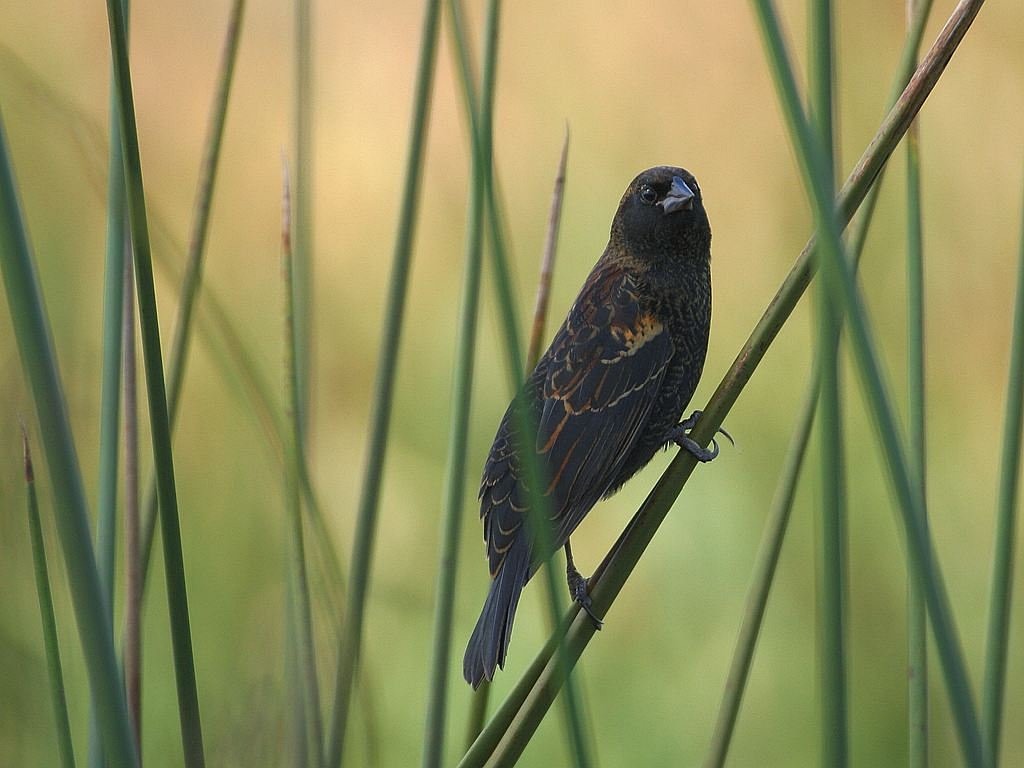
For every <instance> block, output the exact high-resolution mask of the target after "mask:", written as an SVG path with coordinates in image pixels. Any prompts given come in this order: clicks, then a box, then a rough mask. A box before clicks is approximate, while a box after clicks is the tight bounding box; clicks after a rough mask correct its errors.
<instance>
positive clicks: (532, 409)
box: [462, 166, 718, 688]
mask: <svg viewBox="0 0 1024 768" xmlns="http://www.w3.org/2000/svg"><path fill="white" fill-rule="evenodd" d="M710 329H711V226H710V224H709V223H708V216H707V213H706V212H705V210H704V204H703V201H702V200H701V192H700V187H698V186H697V181H696V179H694V178H693V176H692V175H691V174H690V173H689V172H688V171H685V170H683V169H682V168H672V167H668V166H662V167H657V168H651V169H649V170H646V171H644V172H643V173H641V174H640V175H639V176H637V177H636V178H635V179H633V181H632V183H631V184H630V185H629V187H628V188H627V189H626V193H625V194H624V195H623V196H622V200H621V201H620V202H619V207H618V210H617V211H616V212H615V218H614V220H613V221H612V228H611V236H610V238H609V241H608V246H607V247H606V248H605V251H604V254H603V255H602V256H601V258H600V259H599V260H598V262H597V264H596V265H595V266H594V269H593V270H592V271H591V273H590V275H589V276H588V277H587V280H586V282H585V283H584V284H583V288H582V290H581V291H580V293H579V296H577V297H576V301H575V302H574V303H573V305H572V307H571V308H570V309H569V315H568V317H566V319H565V321H564V322H563V323H562V326H561V328H559V329H558V332H557V333H556V334H555V337H554V340H553V341H552V342H551V346H550V347H549V348H548V350H547V352H545V353H544V355H543V356H542V357H541V358H540V361H539V362H538V363H537V367H536V368H535V369H534V370H533V373H532V374H531V375H530V377H529V379H528V380H527V382H526V384H525V385H524V389H523V392H522V393H521V395H520V402H523V403H525V404H526V408H527V409H528V411H529V417H530V419H531V420H532V423H533V424H535V425H537V433H536V436H531V437H530V438H528V439H525V440H520V439H519V438H518V435H517V430H516V426H515V422H516V419H515V414H514V413H513V406H512V405H510V406H509V409H508V410H507V411H506V412H505V416H504V418H503V419H502V420H501V425H500V426H499V427H498V434H497V435H496V436H495V438H494V444H493V445H492V446H491V452H490V455H489V456H488V457H487V463H486V465H485V466H484V476H483V481H482V482H481V485H480V516H481V517H482V518H483V523H484V540H485V541H486V542H487V559H488V562H489V565H490V572H491V587H490V592H489V593H488V595H487V600H486V602H485V603H484V607H483V611H482V612H481V613H480V618H479V619H478V620H477V623H476V628H475V629H474V630H473V635H472V637H470V639H469V645H468V647H467V648H466V655H465V658H464V660H463V665H462V672H463V675H464V676H465V678H466V681H467V682H468V683H470V684H471V685H472V686H473V687H474V688H476V687H477V686H479V685H480V682H481V681H482V680H484V679H485V678H486V679H487V680H491V679H492V678H493V677H494V671H495V668H496V667H498V666H501V667H504V665H505V653H506V651H507V650H508V643H509V639H510V637H511V635H512V622H513V619H514V618H515V613H516V606H517V605H518V603H519V596H520V593H521V592H522V589H523V586H524V585H525V584H526V582H527V581H529V579H530V577H531V576H532V575H533V573H534V571H536V569H537V568H538V567H539V566H540V564H541V563H543V562H544V561H545V560H546V559H547V555H548V554H549V553H548V552H542V551H539V547H537V546H536V538H535V537H534V536H532V535H531V533H530V531H529V523H528V521H527V517H528V504H529V492H528V491H527V489H526V488H525V487H524V481H523V474H524V468H523V466H522V463H521V458H520V455H519V451H520V450H524V449H528V448H532V449H533V450H534V451H535V452H536V456H537V467H538V469H539V474H540V476H541V477H542V478H543V479H544V482H545V485H544V489H543V495H544V496H545V497H546V502H547V506H548V511H549V513H550V515H551V526H552V536H551V543H552V544H553V545H554V546H555V547H556V548H557V547H562V546H563V545H564V547H565V554H566V562H567V567H566V573H567V577H568V582H569V589H570V592H571V594H572V596H573V598H574V599H576V600H578V601H579V602H580V603H582V604H583V607H584V608H585V609H586V610H587V612H588V613H590V606H589V597H588V596H587V583H586V579H584V578H583V577H582V576H580V574H579V572H578V571H577V570H576V568H575V566H574V564H573V561H572V552H571V550H570V548H569V536H570V535H572V532H573V531H574V530H575V529H576V526H577V525H579V524H580V521H582V520H583V518H584V517H585V516H586V514H587V512H589V511H590V509H591V507H593V506H594V505H595V504H596V503H597V502H598V501H599V500H600V499H601V498H602V497H606V496H610V495H611V494H613V493H614V492H615V491H617V490H618V489H619V487H621V486H622V484H623V483H625V482H626V481H627V480H628V479H629V478H630V477H632V476H633V475H634V474H635V473H636V472H637V471H638V470H640V468H641V467H643V466H644V465H645V464H647V462H648V461H650V460H651V457H652V456H654V454H655V453H656V452H657V451H658V450H659V449H661V448H665V447H667V446H668V445H669V444H671V443H676V444H678V445H680V446H681V447H684V448H686V449H687V450H689V451H691V452H692V453H693V454H694V455H695V456H696V457H697V458H698V459H700V460H702V461H710V460H711V459H713V458H714V457H715V456H716V455H717V453H718V446H717V444H714V446H715V447H714V451H710V450H708V449H706V448H702V447H701V446H699V445H697V443H695V442H694V441H693V440H692V439H691V438H690V437H689V436H688V435H687V434H686V433H687V430H689V429H691V428H692V427H693V426H694V424H696V422H697V419H698V418H699V416H700V412H699V411H697V412H694V414H693V415H692V416H691V417H690V418H689V419H686V420H685V421H683V422H680V421H679V419H680V417H681V415H682V413H683V410H684V409H685V408H686V406H687V405H688V404H689V402H690V398H691V397H692V396H693V392H694V390H695V389H696V388H697V382H698V380H699V379H700V374H701V370H702V369H703V367H704V358H705V356H706V354H707V347H708V334H709V332H710ZM524 446H525V447H528V448H523V447H524ZM591 617H592V618H593V619H594V620H595V622H597V617H596V616H594V615H593V614H592V613H591ZM598 625H599V622H598Z"/></svg>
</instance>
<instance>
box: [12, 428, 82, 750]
mask: <svg viewBox="0 0 1024 768" xmlns="http://www.w3.org/2000/svg"><path fill="white" fill-rule="evenodd" d="M21 445H22V451H23V453H24V457H25V487H26V489H27V491H28V530H29V537H30V538H31V541H32V562H33V563H34V564H35V573H36V596H37V597H38V598H39V618H40V619H41V620H42V623H43V648H44V649H45V651H46V668H47V670H48V671H49V673H50V699H51V702H52V704H53V719H54V724H55V726H56V730H57V753H58V754H59V755H60V764H61V765H62V766H63V768H75V751H74V749H73V748H72V746H71V721H70V720H69V719H68V702H67V697H66V696H65V694H64V671H63V668H62V667H61V663H60V643H59V642H58V641H57V619H56V618H55V617H54V614H53V595H52V594H51V593H50V571H49V569H48V568H47V566H46V547H45V546H44V544H43V526H42V523H41V522H40V520H39V502H38V500H37V499H36V479H35V472H34V471H33V469H32V453H31V451H30V450H29V445H28V432H27V431H26V429H25V426H24V425H22V427H21Z"/></svg>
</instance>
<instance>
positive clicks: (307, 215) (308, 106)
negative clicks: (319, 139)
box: [292, 0, 314, 445]
mask: <svg viewBox="0 0 1024 768" xmlns="http://www.w3.org/2000/svg"><path fill="white" fill-rule="evenodd" d="M311 5H312V3H311V2H310V0H296V2H295V51H294V53H295V104H294V120H295V123H294V128H295V173H294V178H295V193H294V202H293V204H292V208H293V212H292V215H293V217H294V218H293V228H292V261H293V267H292V269H293V271H294V273H295V274H294V277H293V281H292V283H293V286H294V288H293V290H294V292H295V297H294V303H295V318H294V323H295V341H294V346H295V368H296V371H297V372H298V390H299V406H298V408H299V412H298V421H299V427H300V429H301V432H300V440H299V442H300V443H302V444H303V445H306V444H307V443H306V440H307V435H306V432H307V430H308V428H309V401H310V394H311V390H312V375H311V369H312V360H313V103H314V102H313V23H312V19H311V16H312V13H311V8H310V6H311Z"/></svg>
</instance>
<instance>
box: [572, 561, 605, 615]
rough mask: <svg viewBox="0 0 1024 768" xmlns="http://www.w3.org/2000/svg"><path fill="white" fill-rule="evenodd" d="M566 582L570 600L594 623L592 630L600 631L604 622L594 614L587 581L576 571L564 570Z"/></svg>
mask: <svg viewBox="0 0 1024 768" xmlns="http://www.w3.org/2000/svg"><path fill="white" fill-rule="evenodd" d="M565 575H566V580H567V581H568V582H569V594H570V595H571V596H572V599H573V600H575V601H576V602H577V603H579V604H580V607H581V608H582V609H583V610H584V611H586V612H587V616H589V617H590V620H591V621H592V622H594V629H597V630H600V629H601V627H603V626H604V622H603V621H601V619H599V618H597V614H596V613H594V609H593V607H592V605H593V604H592V602H591V600H590V595H589V594H587V580H586V579H585V578H584V577H583V575H582V574H580V572H579V571H577V570H576V569H575V568H573V569H571V570H570V569H568V568H567V569H566V573H565Z"/></svg>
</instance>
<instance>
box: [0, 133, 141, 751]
mask: <svg viewBox="0 0 1024 768" xmlns="http://www.w3.org/2000/svg"><path fill="white" fill-rule="evenodd" d="M0 269H2V271H3V279H4V288H5V290H6V294H7V306H8V309H9V311H10V314H11V321H12V324H13V326H14V336H15V339H16V340H17V342H18V350H19V352H20V354H21V364H22V370H23V371H24V374H25V376H26V378H27V379H28V383H29V389H30V391H31V393H32V396H33V399H34V401H35V406H36V418H37V420H38V422H39V434H40V438H41V440H42V444H43V449H44V453H45V454H46V461H47V465H48V468H49V474H50V482H51V485H52V487H53V499H54V512H55V517H56V520H57V532H58V534H59V535H60V540H61V548H62V549H63V552H64V564H65V568H66V569H67V573H68V582H69V584H70V587H71V597H72V604H73V606H74V610H75V620H76V623H77V625H78V635H79V640H80V642H81V645H82V652H83V655H84V657H85V660H86V669H87V671H88V675H89V687H90V692H91V695H92V698H93V700H94V701H95V702H96V708H97V713H98V720H99V729H100V734H101V737H102V739H103V744H104V749H105V751H106V754H107V761H108V764H109V765H111V766H114V767H115V768H120V767H121V766H134V765H136V754H135V746H134V739H133V738H132V733H131V728H130V726H129V722H128V712H127V709H126V707H125V701H124V694H123V692H122V690H121V676H120V672H119V671H118V666H117V660H116V657H115V655H114V637H113V632H112V631H111V628H110V621H109V618H108V613H107V609H106V602H105V600H104V597H103V591H102V587H101V584H100V578H99V572H98V570H97V567H96V557H95V554H94V551H93V548H92V537H91V535H90V531H89V519H88V512H87V505H86V501H85V490H84V488H83V486H82V474H81V469H80V468H79V465H78V456H77V453H76V451H75V441H74V438H73V436H72V434H71V425H70V422H69V420H68V413H67V405H66V401H65V399H64V392H63V386H62V384H61V380H60V374H59V373H58V371H57V363H56V357H55V356H54V352H53V344H52V342H51V333H50V328H49V322H48V320H47V317H46V312H45V310H44V308H43V299H42V294H41V290H40V287H39V280H38V278H37V276H36V269H35V263H34V261H33V258H32V254H31V251H30V249H29V243H28V237H27V236H26V233H25V226H24V220H23V218H22V214H21V206H20V204H19V202H18V196H17V192H16V185H15V181H14V173H13V170H12V168H11V162H10V152H9V150H8V145H7V135H6V131H5V129H4V127H3V123H2V120H0Z"/></svg>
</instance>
